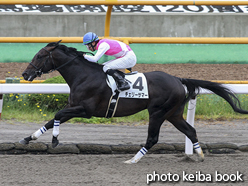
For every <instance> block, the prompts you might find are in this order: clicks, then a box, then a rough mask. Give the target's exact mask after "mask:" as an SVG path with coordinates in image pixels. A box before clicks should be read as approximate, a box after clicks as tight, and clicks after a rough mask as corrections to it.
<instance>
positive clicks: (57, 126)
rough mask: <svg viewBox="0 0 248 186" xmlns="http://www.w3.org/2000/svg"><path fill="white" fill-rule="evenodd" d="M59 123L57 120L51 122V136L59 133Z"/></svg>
mask: <svg viewBox="0 0 248 186" xmlns="http://www.w3.org/2000/svg"><path fill="white" fill-rule="evenodd" d="M59 124H60V121H59V120H54V124H53V136H54V137H57V136H58V135H59Z"/></svg>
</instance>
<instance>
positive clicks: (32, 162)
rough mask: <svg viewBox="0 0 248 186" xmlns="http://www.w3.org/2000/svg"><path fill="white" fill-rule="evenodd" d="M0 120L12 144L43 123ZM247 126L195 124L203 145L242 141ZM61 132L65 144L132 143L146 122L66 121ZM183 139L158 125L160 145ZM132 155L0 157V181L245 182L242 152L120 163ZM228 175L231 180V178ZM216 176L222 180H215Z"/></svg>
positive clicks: (139, 139) (246, 159) (122, 185)
mask: <svg viewBox="0 0 248 186" xmlns="http://www.w3.org/2000/svg"><path fill="white" fill-rule="evenodd" d="M0 124H1V131H0V136H1V138H0V143H3V142H11V143H14V142H17V141H18V140H20V139H22V138H23V137H26V136H28V135H30V134H31V133H32V132H34V131H36V130H37V129H38V128H40V127H41V126H42V124H35V123H26V124H23V123H17V122H13V121H12V122H9V121H1V122H0ZM246 125H247V121H246V120H234V121H196V122H195V128H196V130H197V134H198V137H199V140H200V141H201V142H203V143H216V142H224V143H234V144H237V145H244V144H247V140H246V138H247V135H248V130H247V127H246ZM60 131H61V132H60V136H59V140H60V142H61V143H64V144H66V143H93V144H95V143H97V144H113V145H116V144H125V145H126V144H129V145H132V144H141V143H144V142H145V139H146V133H147V126H146V125H133V126H130V125H124V124H122V125H93V124H86V125H85V124H69V123H67V124H63V125H61V129H60ZM51 132H52V131H48V132H47V133H45V134H44V135H42V136H41V137H40V138H39V139H38V140H37V141H35V142H45V143H49V142H51ZM184 141H185V136H184V135H182V134H181V133H180V132H179V131H177V130H176V129H175V128H174V127H173V126H171V125H170V124H169V123H164V124H163V126H162V128H161V133H160V140H159V143H182V142H184ZM133 156H134V154H112V155H82V154H80V155H76V154H54V155H52V154H49V155H30V154H22V155H0V167H1V169H0V185H1V186H10V185H12V186H40V185H44V186H47V185H56V186H57V185H58V186H68V185H71V186H83V185H87V186H88V185H89V186H96V185H97V186H106V185H108V186H133V185H137V186H144V185H147V182H149V181H150V185H154V186H157V185H180V186H181V185H183V186H184V185H185V186H200V185H204V186H205V185H216V186H217V185H223V184H226V185H227V186H233V185H234V186H235V185H242V186H246V185H247V183H248V178H247V175H248V169H247V167H248V153H247V152H240V151H236V152H235V153H231V154H209V153H207V152H206V153H205V161H204V162H198V161H197V157H196V155H193V156H191V158H190V159H189V160H186V159H185V156H184V154H183V153H182V154H181V153H178V154H146V155H145V156H144V157H143V158H142V159H141V160H140V161H139V162H138V163H137V164H133V165H127V164H124V163H123V162H124V161H126V160H128V159H130V158H132V157H133ZM170 174H171V175H170ZM219 174H221V176H220V175H219ZM216 175H218V176H216ZM172 176H173V177H172ZM228 178H229V179H231V180H236V181H234V182H233V181H230V180H228ZM166 179H167V180H166ZM178 179H179V180H178ZM221 179H222V181H218V180H221ZM223 179H224V181H223ZM152 180H153V181H152ZM159 180H160V181H159ZM173 180H174V181H173ZM204 180H205V181H204ZM241 180H242V181H241Z"/></svg>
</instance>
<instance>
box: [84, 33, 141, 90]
mask: <svg viewBox="0 0 248 186" xmlns="http://www.w3.org/2000/svg"><path fill="white" fill-rule="evenodd" d="M83 44H84V45H86V47H87V48H88V50H90V51H92V52H94V51H95V50H97V53H96V54H95V56H90V55H87V54H84V58H85V59H87V60H88V61H90V62H97V61H98V60H99V59H100V58H101V57H102V56H103V55H104V54H105V55H108V56H113V57H115V59H113V60H110V61H107V62H105V63H103V65H104V66H103V71H104V72H105V73H106V74H108V75H110V76H112V77H113V78H114V80H115V81H116V83H117V87H118V89H119V90H121V91H124V90H128V89H129V88H130V85H129V84H128V83H127V82H126V81H125V80H124V78H123V76H122V75H121V74H119V72H118V71H117V70H118V69H125V68H131V67H133V66H134V65H135V64H136V61H137V59H136V55H135V54H134V52H133V51H132V49H131V48H130V47H129V46H128V45H126V44H125V43H123V42H120V41H117V40H111V39H101V40H100V39H99V38H98V36H97V35H96V34H95V33H92V32H88V33H86V34H85V35H84V38H83Z"/></svg>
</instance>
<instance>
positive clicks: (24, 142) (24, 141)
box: [19, 139, 29, 145]
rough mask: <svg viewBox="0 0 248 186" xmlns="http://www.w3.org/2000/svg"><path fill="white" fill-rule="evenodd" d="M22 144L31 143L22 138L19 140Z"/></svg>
mask: <svg viewBox="0 0 248 186" xmlns="http://www.w3.org/2000/svg"><path fill="white" fill-rule="evenodd" d="M19 143H20V144H23V145H27V144H29V141H26V140H25V139H22V140H20V141H19Z"/></svg>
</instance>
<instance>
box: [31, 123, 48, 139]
mask: <svg viewBox="0 0 248 186" xmlns="http://www.w3.org/2000/svg"><path fill="white" fill-rule="evenodd" d="M46 131H47V129H46V127H45V126H43V127H41V128H40V129H39V130H37V131H36V132H34V133H33V134H32V139H33V140H36V139H38V138H39V137H40V135H41V134H44V133H45V132H46Z"/></svg>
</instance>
